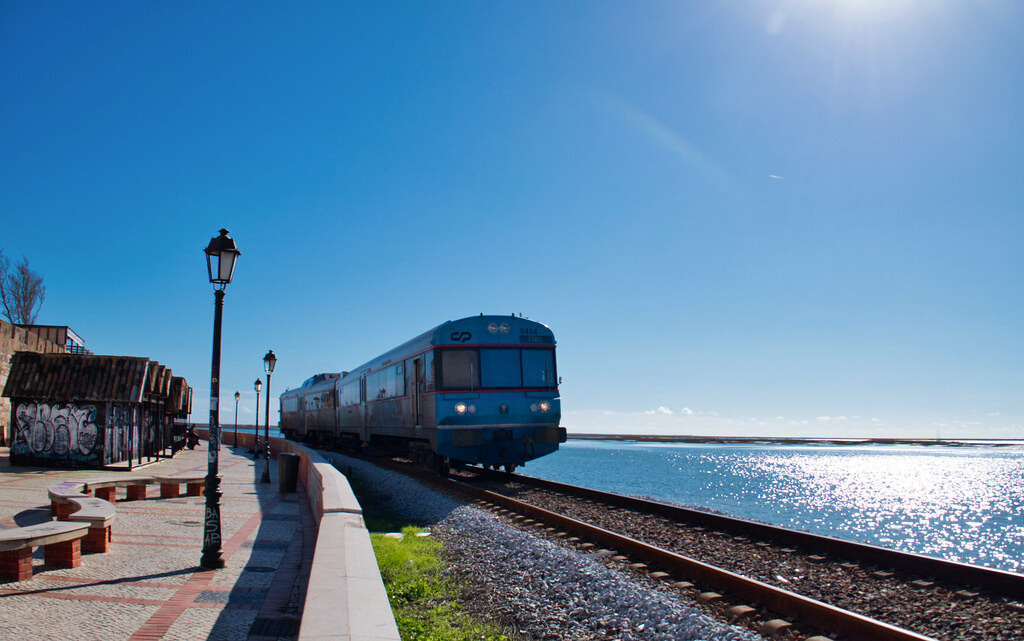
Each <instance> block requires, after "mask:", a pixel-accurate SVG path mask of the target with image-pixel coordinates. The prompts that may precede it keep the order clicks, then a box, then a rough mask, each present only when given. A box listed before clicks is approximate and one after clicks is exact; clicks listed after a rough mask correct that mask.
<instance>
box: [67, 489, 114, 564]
mask: <svg viewBox="0 0 1024 641" xmlns="http://www.w3.org/2000/svg"><path fill="white" fill-rule="evenodd" d="M68 502H70V503H71V504H72V505H74V506H76V509H75V510H74V511H73V512H72V513H71V514H70V515H69V516H68V517H67V518H66V519H61V520H62V521H70V522H73V523H85V524H87V525H88V526H89V531H88V533H87V534H86V535H85V538H84V539H83V540H82V551H83V552H107V551H109V550H110V541H111V540H112V538H113V537H112V535H111V531H110V526H111V525H112V524H113V523H114V516H115V515H116V514H117V513H116V511H115V510H114V506H113V505H112V504H111V503H110V502H108V501H104V500H103V499H97V498H93V497H91V496H73V497H70V498H69V499H68ZM58 522H59V521H58Z"/></svg>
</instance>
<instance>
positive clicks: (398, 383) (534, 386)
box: [281, 314, 566, 472]
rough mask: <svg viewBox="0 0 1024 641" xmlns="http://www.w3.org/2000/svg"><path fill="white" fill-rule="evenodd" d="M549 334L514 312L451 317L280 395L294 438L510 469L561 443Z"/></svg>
mask: <svg viewBox="0 0 1024 641" xmlns="http://www.w3.org/2000/svg"><path fill="white" fill-rule="evenodd" d="M558 383H559V379H558V376H557V374H556V369H555V336H554V334H553V333H552V332H551V330H550V329H548V328H547V326H545V325H542V324H541V323H537V322H534V321H531V320H529V319H526V318H522V317H521V316H520V317H516V316H484V315H482V314H481V315H480V316H473V317H470V318H463V319H461V320H456V321H448V322H447V323H444V324H443V325H439V326H437V327H435V328H433V329H431V330H430V331H427V332H425V333H423V334H421V335H419V336H417V337H416V338H413V339H412V340H410V341H408V342H406V343H404V344H402V345H400V346H398V347H396V348H394V349H392V350H391V351H389V352H386V353H384V354H382V355H380V356H378V357H377V358H374V359H373V360H371V361H369V362H367V363H365V364H363V365H361V366H360V367H358V368H357V369H355V370H352V371H350V372H342V373H340V374H317V375H316V376H313V377H311V378H309V379H308V380H307V381H306V382H304V383H303V384H302V387H300V388H298V389H294V390H288V391H287V392H285V393H283V394H281V431H282V432H283V433H284V435H285V436H287V437H288V438H291V439H295V440H300V441H305V442H309V443H313V444H317V445H331V446H340V447H347V448H360V447H364V446H371V447H373V448H374V449H377V450H383V451H388V452H395V453H400V454H404V455H406V456H409V457H411V458H413V459H414V460H416V461H417V462H420V463H424V464H427V465H429V466H431V467H433V468H435V469H438V470H440V471H447V469H448V468H449V466H450V465H451V464H453V463H469V464H478V465H483V466H486V467H492V468H495V469H497V468H498V467H504V468H505V470H506V471H508V472H511V471H513V470H514V469H515V468H516V466H519V465H523V464H525V463H526V462H527V461H529V460H531V459H535V458H537V457H539V456H544V455H545V454H550V453H551V452H554V451H556V450H557V449H558V445H559V444H560V443H564V442H565V439H566V432H565V428H564V427H559V420H560V418H561V406H560V402H559V395H558Z"/></svg>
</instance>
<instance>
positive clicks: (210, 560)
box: [199, 550, 224, 570]
mask: <svg viewBox="0 0 1024 641" xmlns="http://www.w3.org/2000/svg"><path fill="white" fill-rule="evenodd" d="M199 565H200V566H201V567H203V568H206V569H207V570H222V569H224V559H223V558H221V556H220V551H219V550H218V551H217V553H216V554H210V555H206V554H204V555H203V558H201V559H199Z"/></svg>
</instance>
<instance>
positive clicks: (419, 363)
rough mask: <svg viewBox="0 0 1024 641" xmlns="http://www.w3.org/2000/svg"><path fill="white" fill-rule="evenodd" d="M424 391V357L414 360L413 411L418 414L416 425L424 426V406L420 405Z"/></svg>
mask: <svg viewBox="0 0 1024 641" xmlns="http://www.w3.org/2000/svg"><path fill="white" fill-rule="evenodd" d="M422 391H423V359H422V358H417V359H416V360H414V361H413V362H412V411H413V413H414V415H415V416H416V422H415V425H416V427H422V426H423V407H422V406H421V405H420V393H421V392H422Z"/></svg>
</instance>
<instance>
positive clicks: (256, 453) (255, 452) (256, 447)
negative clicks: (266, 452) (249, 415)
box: [252, 378, 270, 460]
mask: <svg viewBox="0 0 1024 641" xmlns="http://www.w3.org/2000/svg"><path fill="white" fill-rule="evenodd" d="M252 388H253V389H254V390H256V438H255V440H254V441H253V446H252V458H253V460H255V459H258V458H259V457H260V390H261V389H263V381H261V380H260V379H258V378H257V379H256V382H255V383H253V385H252ZM267 391H270V390H267Z"/></svg>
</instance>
